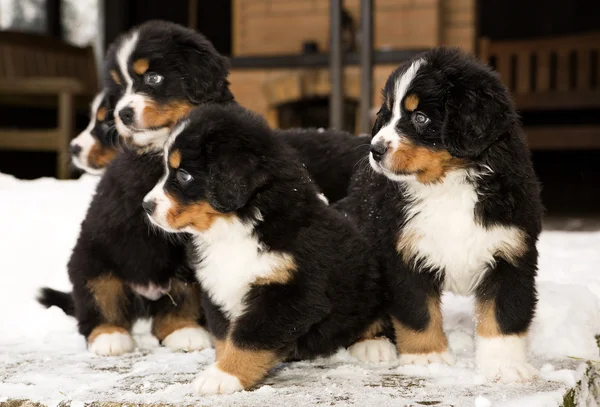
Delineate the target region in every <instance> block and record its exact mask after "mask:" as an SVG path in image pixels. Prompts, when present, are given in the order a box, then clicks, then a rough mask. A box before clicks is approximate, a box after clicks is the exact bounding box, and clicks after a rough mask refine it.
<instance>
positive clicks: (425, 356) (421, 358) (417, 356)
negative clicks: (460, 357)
mask: <svg viewBox="0 0 600 407" xmlns="http://www.w3.org/2000/svg"><path fill="white" fill-rule="evenodd" d="M430 363H439V364H446V365H453V364H454V356H452V354H451V353H450V352H441V353H440V352H431V353H414V354H404V355H400V364H401V365H428V364H430Z"/></svg>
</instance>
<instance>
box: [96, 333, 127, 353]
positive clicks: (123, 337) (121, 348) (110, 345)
mask: <svg viewBox="0 0 600 407" xmlns="http://www.w3.org/2000/svg"><path fill="white" fill-rule="evenodd" d="M133 348H134V342H133V338H132V337H131V335H129V334H128V333H122V332H113V333H106V334H100V335H98V336H97V337H96V338H95V339H94V341H93V342H92V343H90V344H89V345H88V349H89V350H90V351H91V352H94V353H95V354H96V355H100V356H119V355H122V354H124V353H127V352H131V351H132V350H133Z"/></svg>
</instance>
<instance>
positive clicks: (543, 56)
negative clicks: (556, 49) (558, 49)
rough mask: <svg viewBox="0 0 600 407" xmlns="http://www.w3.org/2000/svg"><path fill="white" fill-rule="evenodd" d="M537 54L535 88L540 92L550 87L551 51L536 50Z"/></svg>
mask: <svg viewBox="0 0 600 407" xmlns="http://www.w3.org/2000/svg"><path fill="white" fill-rule="evenodd" d="M536 55H537V67H536V75H535V76H536V78H535V81H536V83H535V90H536V92H538V93H543V92H546V91H547V90H548V89H550V52H549V51H548V50H540V51H537V52H536Z"/></svg>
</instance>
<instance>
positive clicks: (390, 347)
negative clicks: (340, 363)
mask: <svg viewBox="0 0 600 407" xmlns="http://www.w3.org/2000/svg"><path fill="white" fill-rule="evenodd" d="M348 352H350V354H351V355H352V356H354V357H355V358H356V359H358V360H360V361H361V362H363V363H380V362H392V361H394V360H396V358H397V352H396V346H395V345H394V344H393V343H391V342H390V341H388V340H387V339H366V340H363V341H360V342H356V343H355V344H354V345H352V346H350V347H349V348H348Z"/></svg>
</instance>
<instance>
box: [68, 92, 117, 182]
mask: <svg viewBox="0 0 600 407" xmlns="http://www.w3.org/2000/svg"><path fill="white" fill-rule="evenodd" d="M118 136H119V135H118V133H117V130H116V129H115V121H114V119H113V112H112V108H111V106H110V103H109V100H108V97H107V95H106V92H104V91H102V92H100V93H98V94H97V95H96V97H95V98H94V100H93V102H92V105H91V107H90V122H89V124H88V126H87V127H86V128H85V130H84V131H82V132H81V133H79V135H78V136H77V137H75V138H74V139H73V140H72V141H71V158H72V160H73V165H75V166H76V167H77V168H79V169H81V170H83V171H85V172H88V173H90V174H102V173H103V172H104V169H105V168H106V167H107V166H108V164H109V163H110V162H111V161H112V160H113V159H114V158H115V156H116V155H117V152H118V140H117V139H118Z"/></svg>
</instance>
